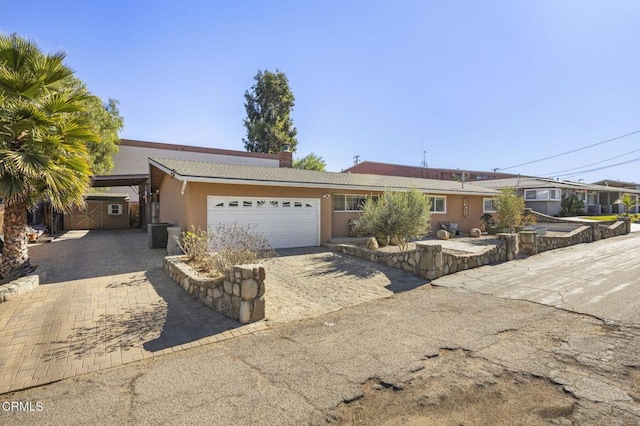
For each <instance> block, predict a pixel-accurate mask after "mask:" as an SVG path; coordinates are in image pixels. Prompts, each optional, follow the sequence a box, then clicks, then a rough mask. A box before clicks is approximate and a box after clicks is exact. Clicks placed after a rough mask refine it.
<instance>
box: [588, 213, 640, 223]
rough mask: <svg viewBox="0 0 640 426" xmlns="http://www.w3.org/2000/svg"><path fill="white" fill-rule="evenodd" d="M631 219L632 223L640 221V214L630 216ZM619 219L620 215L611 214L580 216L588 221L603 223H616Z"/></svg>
mask: <svg viewBox="0 0 640 426" xmlns="http://www.w3.org/2000/svg"><path fill="white" fill-rule="evenodd" d="M629 217H630V218H631V222H638V221H640V214H632V215H630V216H629ZM618 218H619V216H618V215H615V214H610V215H601V216H580V219H587V220H598V221H601V222H615V221H617V220H618Z"/></svg>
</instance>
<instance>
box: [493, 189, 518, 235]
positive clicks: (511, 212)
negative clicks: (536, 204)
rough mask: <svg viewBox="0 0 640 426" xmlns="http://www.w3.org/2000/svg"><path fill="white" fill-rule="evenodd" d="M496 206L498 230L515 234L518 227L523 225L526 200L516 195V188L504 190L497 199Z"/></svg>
mask: <svg viewBox="0 0 640 426" xmlns="http://www.w3.org/2000/svg"><path fill="white" fill-rule="evenodd" d="M493 204H494V206H495V207H496V212H497V213H498V219H497V221H496V223H497V226H498V228H504V229H508V230H509V232H514V231H515V228H516V226H520V224H521V223H522V212H523V211H524V198H522V197H519V196H518V195H517V194H516V190H515V188H502V190H501V191H500V193H499V194H498V195H497V196H496V197H495V199H494V202H493Z"/></svg>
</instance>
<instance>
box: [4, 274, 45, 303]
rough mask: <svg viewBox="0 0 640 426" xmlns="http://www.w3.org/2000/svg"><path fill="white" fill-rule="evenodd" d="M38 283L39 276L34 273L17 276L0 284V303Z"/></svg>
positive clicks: (30, 288)
mask: <svg viewBox="0 0 640 426" xmlns="http://www.w3.org/2000/svg"><path fill="white" fill-rule="evenodd" d="M39 285H40V276H39V275H38V274H36V273H32V274H31V275H27V276H25V277H20V278H17V279H15V280H13V281H11V282H10V283H8V284H3V285H0V303H2V302H7V301H9V300H11V299H13V298H14V297H15V296H20V295H21V294H24V293H26V292H27V291H30V290H33V289H34V288H36V287H38V286H39Z"/></svg>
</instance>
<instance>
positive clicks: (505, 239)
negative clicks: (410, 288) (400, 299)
mask: <svg viewBox="0 0 640 426" xmlns="http://www.w3.org/2000/svg"><path fill="white" fill-rule="evenodd" d="M496 238H497V241H496V245H495V246H494V247H488V248H487V249H485V250H483V251H482V252H479V253H465V254H457V253H455V252H453V251H448V250H447V249H443V248H442V246H441V245H440V244H427V243H421V242H417V243H416V248H415V249H414V250H409V251H406V252H397V253H388V252H381V251H377V250H370V249H367V248H365V247H357V246H352V245H348V244H335V245H333V244H332V245H331V247H332V248H333V249H334V250H336V251H339V252H342V253H346V254H350V255H352V256H356V257H360V258H362V259H367V260H370V261H371V262H376V263H380V264H383V265H387V266H391V267H392V268H397V269H404V270H405V271H407V272H412V273H414V274H416V275H420V276H421V277H423V278H427V279H429V280H434V279H436V278H439V277H441V276H443V275H448V274H452V273H454V272H457V271H464V270H467V269H473V268H477V267H479V266H483V265H488V264H492V263H499V262H505V261H507V260H512V259H514V258H515V256H516V254H517V253H518V240H517V235H515V234H498V235H496Z"/></svg>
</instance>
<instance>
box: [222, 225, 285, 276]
mask: <svg viewBox="0 0 640 426" xmlns="http://www.w3.org/2000/svg"><path fill="white" fill-rule="evenodd" d="M209 246H210V247H211V250H212V252H213V255H212V256H211V264H212V266H213V269H215V270H217V271H219V272H221V273H224V274H228V273H229V272H230V270H231V268H232V267H233V266H234V265H246V264H249V263H256V262H258V261H260V260H264V259H268V258H270V257H273V256H275V252H274V251H273V249H272V248H271V245H270V244H269V241H268V240H267V237H266V236H265V235H264V234H262V233H259V232H255V225H239V224H237V223H231V224H228V223H220V224H218V225H216V226H214V227H211V228H209Z"/></svg>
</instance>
